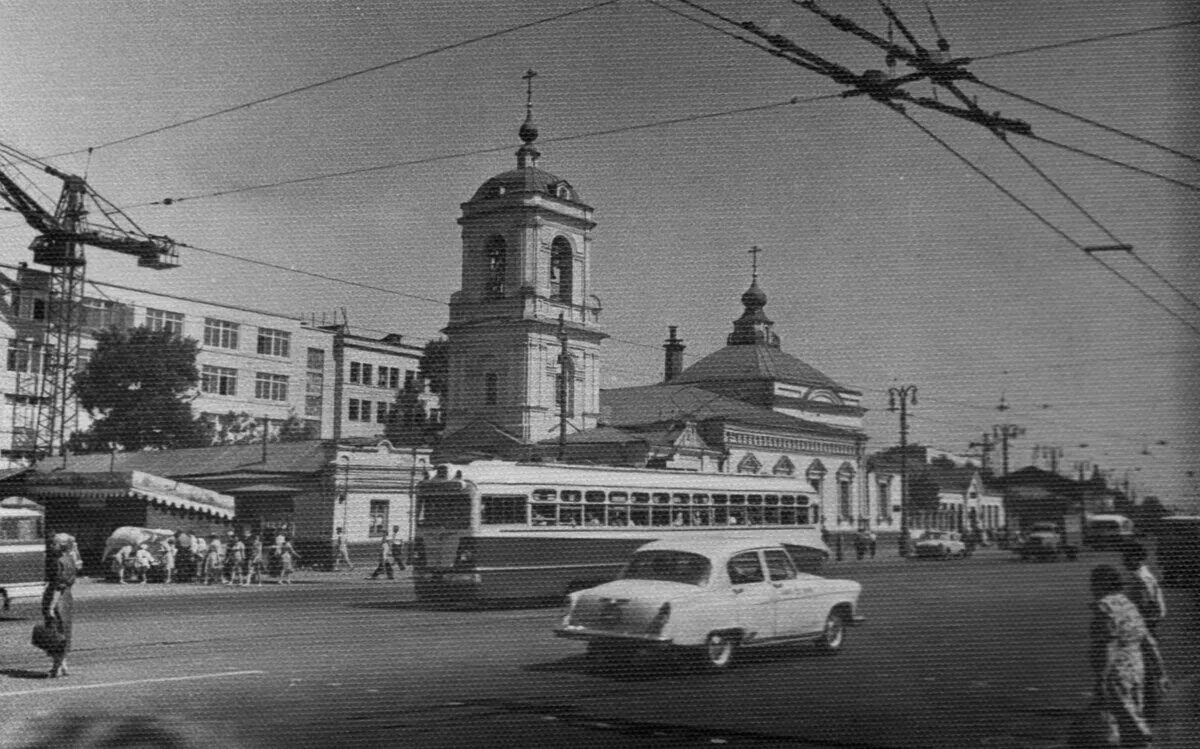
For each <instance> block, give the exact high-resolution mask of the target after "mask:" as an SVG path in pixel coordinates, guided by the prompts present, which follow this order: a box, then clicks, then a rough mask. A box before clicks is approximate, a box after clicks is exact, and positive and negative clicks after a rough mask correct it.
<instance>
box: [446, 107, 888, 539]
mask: <svg viewBox="0 0 1200 749" xmlns="http://www.w3.org/2000/svg"><path fill="white" fill-rule="evenodd" d="M527 107H528V105H527ZM519 135H520V137H521V140H522V145H521V147H520V148H519V149H518V150H517V154H516V155H517V168H516V169H514V170H511V171H507V172H503V173H501V174H499V175H497V176H495V177H492V178H491V179H488V180H487V181H485V182H484V183H483V185H482V186H481V187H480V188H479V189H478V190H477V191H476V193H475V194H474V195H473V196H472V198H471V199H470V200H469V201H467V202H466V203H463V204H462V216H461V218H460V219H459V224H460V226H461V227H462V287H461V289H460V290H459V291H457V292H455V293H454V294H453V295H452V297H451V302H450V320H449V324H448V325H447V326H446V328H445V329H444V333H445V335H446V337H447V340H448V341H449V351H450V354H449V357H450V362H449V370H450V383H449V384H450V387H449V398H448V401H449V402H448V405H447V408H446V411H445V416H446V430H445V432H444V439H443V442H442V444H441V445H440V447H439V449H438V451H437V453H438V454H437V455H435V459H446V460H466V459H471V458H475V457H499V458H508V459H540V460H559V461H562V462H568V463H583V464H593V465H595V464H605V465H624V466H636V467H652V468H668V469H676V470H688V471H711V472H723V473H742V474H764V475H775V476H790V477H793V478H795V480H796V481H797V483H798V485H799V486H798V491H803V492H806V493H809V494H815V495H816V496H817V497H819V499H820V505H821V506H822V508H823V509H822V516H823V522H824V524H825V526H826V527H827V528H828V529H829V530H830V531H837V530H850V529H854V528H857V527H859V526H860V525H861V523H862V522H863V521H864V520H866V519H869V518H873V517H876V516H878V515H880V514H881V513H874V514H873V513H872V512H871V508H869V507H866V502H867V500H868V496H869V493H868V492H867V490H866V487H867V485H868V483H867V478H866V474H865V447H866V440H867V438H866V434H865V432H864V431H863V425H862V419H863V414H864V410H863V408H862V405H861V400H862V394H861V392H859V391H857V390H855V389H853V388H850V387H847V386H844V385H842V384H840V383H838V382H836V381H834V380H833V379H832V378H830V377H828V376H826V375H825V374H823V373H822V372H820V371H819V370H817V369H816V368H815V367H812V366H811V365H809V364H806V363H805V362H803V361H801V360H799V359H797V358H796V357H794V356H792V355H790V354H788V353H786V352H785V351H784V350H783V349H782V346H781V341H780V336H779V335H777V334H776V333H775V332H774V330H773V325H774V324H773V322H772V321H771V320H770V319H769V318H768V317H767V315H766V313H765V306H766V304H767V296H766V293H765V292H764V291H763V289H762V288H761V287H760V286H759V283H758V273H757V257H756V258H755V261H756V262H755V268H754V273H753V274H752V279H751V283H750V287H749V289H747V290H746V292H745V293H744V294H743V295H742V297H741V302H742V306H743V313H742V315H741V316H740V317H739V318H738V319H736V320H735V321H734V323H733V330H732V332H731V333H730V334H729V336H728V337H727V339H726V345H725V347H724V348H721V349H718V350H717V351H715V352H713V353H712V354H709V355H708V356H705V357H703V358H702V359H700V360H699V361H698V362H696V363H695V364H693V365H692V366H690V367H687V368H686V369H685V368H683V367H682V361H683V358H682V352H683V344H682V342H681V341H680V340H679V339H678V338H676V334H675V329H674V328H672V329H671V336H670V338H669V339H668V341H667V344H666V346H665V347H664V348H665V349H666V366H665V371H664V379H663V381H662V382H658V383H654V384H648V385H645V386H639V387H631V388H615V389H607V390H601V388H600V365H601V342H602V341H603V339H604V338H605V337H606V335H605V334H604V332H603V331H602V330H601V329H600V327H599V321H600V320H599V318H600V302H599V299H598V298H597V297H596V296H595V295H594V293H593V291H592V288H591V279H590V263H591V232H592V230H593V229H594V227H595V225H596V224H595V222H594V221H593V219H592V207H591V206H589V205H588V204H587V203H585V202H584V200H583V198H582V197H581V195H580V193H579V191H578V190H577V189H576V188H575V186H574V185H572V184H571V183H570V182H568V181H567V180H564V179H562V178H559V177H557V176H555V175H553V174H551V173H549V172H546V171H544V170H543V169H541V168H540V167H539V166H538V159H539V157H540V154H539V152H538V150H537V148H536V147H535V145H534V143H535V141H536V139H537V135H538V132H537V128H536V126H535V125H534V124H533V118H532V107H528V111H527V114H526V118H525V122H524V124H522V126H521V128H520V131H519ZM564 423H565V424H566V429H565V434H564V433H563V431H564V430H561V429H560V425H561V424H564Z"/></svg>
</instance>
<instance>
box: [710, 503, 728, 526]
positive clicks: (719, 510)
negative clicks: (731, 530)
mask: <svg viewBox="0 0 1200 749" xmlns="http://www.w3.org/2000/svg"><path fill="white" fill-rule="evenodd" d="M712 512H713V514H712V524H713V525H728V524H729V510H728V508H725V507H714V508H713V511H712Z"/></svg>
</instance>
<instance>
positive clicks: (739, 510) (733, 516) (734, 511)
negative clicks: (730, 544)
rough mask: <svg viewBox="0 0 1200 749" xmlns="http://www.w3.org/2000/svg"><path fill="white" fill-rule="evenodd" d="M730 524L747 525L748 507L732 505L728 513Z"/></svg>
mask: <svg viewBox="0 0 1200 749" xmlns="http://www.w3.org/2000/svg"><path fill="white" fill-rule="evenodd" d="M728 524H729V525H745V524H746V508H745V507H730V508H729V515H728Z"/></svg>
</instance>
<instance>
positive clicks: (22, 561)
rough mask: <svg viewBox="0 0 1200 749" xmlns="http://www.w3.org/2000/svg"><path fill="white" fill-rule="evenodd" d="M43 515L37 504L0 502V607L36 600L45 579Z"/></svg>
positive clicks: (40, 594)
mask: <svg viewBox="0 0 1200 749" xmlns="http://www.w3.org/2000/svg"><path fill="white" fill-rule="evenodd" d="M44 528H45V515H44V512H43V510H42V508H41V506H40V505H38V504H35V503H33V502H30V501H28V500H23V499H16V498H10V499H6V500H4V501H3V502H0V607H2V608H3V609H4V610H7V609H8V608H9V606H10V605H11V604H13V603H22V602H28V601H29V600H30V599H33V600H40V599H41V597H42V591H43V589H44V588H45V586H46V584H45V580H46V535H45V530H44Z"/></svg>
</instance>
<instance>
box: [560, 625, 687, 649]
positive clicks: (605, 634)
mask: <svg viewBox="0 0 1200 749" xmlns="http://www.w3.org/2000/svg"><path fill="white" fill-rule="evenodd" d="M554 636H555V637H565V638H567V639H569V640H611V641H613V642H628V643H635V644H638V645H654V646H666V645H670V644H672V642H673V641H672V640H671V638H670V637H663V636H662V635H642V634H629V633H626V632H611V631H609V630H605V629H591V628H589V627H580V626H578V625H574V624H564V625H563V626H560V627H556V628H555V630H554Z"/></svg>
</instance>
